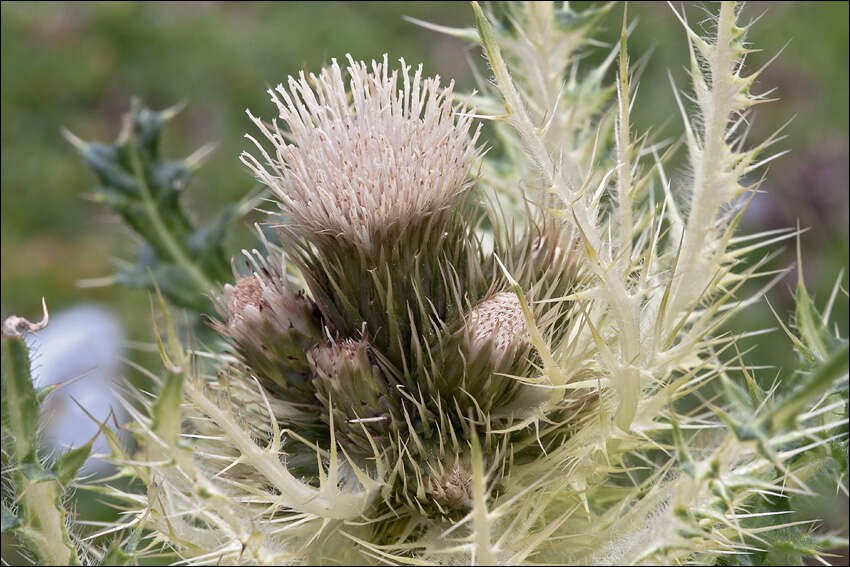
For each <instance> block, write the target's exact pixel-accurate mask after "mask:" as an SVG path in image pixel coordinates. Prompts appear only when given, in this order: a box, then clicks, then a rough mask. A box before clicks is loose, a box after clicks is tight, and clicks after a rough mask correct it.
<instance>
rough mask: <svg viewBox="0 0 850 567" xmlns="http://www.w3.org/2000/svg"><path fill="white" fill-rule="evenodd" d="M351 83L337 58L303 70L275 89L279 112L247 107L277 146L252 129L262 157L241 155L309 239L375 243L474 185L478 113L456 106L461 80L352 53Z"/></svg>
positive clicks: (442, 207) (366, 245)
mask: <svg viewBox="0 0 850 567" xmlns="http://www.w3.org/2000/svg"><path fill="white" fill-rule="evenodd" d="M347 57H348V61H349V65H348V68H347V74H348V76H349V77H350V79H349V81H348V88H347V89H346V81H345V79H344V78H343V72H342V70H341V69H340V66H339V64H338V63H337V61H336V60H335V59H334V60H333V63H332V64H331V66H330V67H326V68H324V69H322V71H321V73H320V74H319V75H318V76H316V75H314V74H312V73H311V74H310V75H309V76H307V75H305V74H304V73H303V72H301V73H300V75H299V76H298V78H297V79H296V78H295V77H292V76H290V77H289V80H288V88H285V87H284V85H283V84H280V85H278V86H277V88H276V89H274V90H271V89H270V90H269V91H268V92H269V94H270V95H271V100H272V102H274V103H275V105H276V106H277V108H278V111H279V118H280V119H281V120H282V121H283V122H284V123H285V124H286V126H287V127H288V130H289V132H288V133H287V134H284V133H283V132H282V131H281V128H280V125H279V124H278V121H277V120H273V121H272V123H271V125H267V124H265V123H263V122H262V121H261V120H260V119H259V118H257V117H255V116H254V115H252V114H251V113H250V111H248V115H249V116H250V117H251V119H252V120H253V121H254V123H255V124H256V125H257V127H258V128H259V129H260V131H261V132H262V133H263V134H264V135H265V136H266V138H268V140H269V141H270V142H271V143H272V145H273V147H274V151H273V152H272V153H268V152H267V151H266V150H265V149H264V148H263V146H262V145H261V144H260V143H259V142H258V141H257V140H256V139H254V138H253V137H251V136H247V137H248V138H250V139H251V140H252V141H253V142H254V144H255V145H256V147H257V151H258V152H259V155H260V156H261V158H262V159H261V160H259V159H257V158H256V157H254V156H253V155H251V154H250V153H247V152H243V154H242V156H241V159H242V162H243V163H245V164H246V165H247V166H248V167H249V168H250V169H251V170H252V171H253V172H254V174H255V175H256V176H257V178H258V179H259V180H260V181H262V182H263V183H265V184H266V185H268V186H269V187H270V188H271V189H272V190H273V191H274V193H275V195H276V196H277V197H278V199H279V200H280V207H281V209H282V210H283V211H284V213H285V214H286V216H287V217H289V220H290V223H291V226H292V228H293V229H295V231H296V232H297V233H299V234H300V235H301V236H302V237H305V238H307V239H308V240H313V239H315V238H320V237H326V236H329V237H332V238H340V239H343V240H344V241H347V242H350V243H353V244H355V245H358V247H362V248H363V249H366V250H372V249H373V248H374V246H375V245H376V240H378V239H379V238H380V236H382V235H386V234H387V233H388V231H391V230H392V227H396V228H403V227H404V226H406V225H407V224H409V223H411V222H415V221H416V220H417V219H421V218H423V217H424V216H427V215H428V214H429V213H433V212H437V211H441V210H445V209H447V208H449V207H451V206H452V205H453V204H454V203H455V202H456V198H457V197H458V196H459V195H460V194H461V193H463V192H464V191H465V189H467V188H468V187H469V183H468V181H467V177H468V174H469V170H470V166H471V164H472V162H473V161H474V160H475V159H476V158H477V157H478V155H479V153H478V150H477V149H476V148H475V140H476V139H477V136H478V131H477V130H476V131H475V132H474V133H473V134H472V136H471V139H470V126H471V123H472V118H471V117H470V116H469V115H467V114H463V112H462V111H463V110H464V109H463V107H462V106H459V105H454V104H452V90H453V86H454V82H450V83H449V85H448V86H447V87H441V85H440V78H439V76H437V77H434V78H423V77H422V66H421V65H420V66H419V67H418V68H417V69H416V72H415V73H414V74H413V76H411V66H409V65H407V64H406V63H405V62H404V60H403V59H400V60H399V61H400V64H401V68H400V70H398V69H394V70H392V71H390V70H389V66H388V64H387V56H386V55H384V58H383V61H382V62H376V61H374V60H373V61H372V64H371V69H372V70H371V72H370V71H369V70H368V69H367V65H366V63H364V62H362V61H360V62H358V61H354V59H353V58H352V57H351V56H350V55H349V56H347Z"/></svg>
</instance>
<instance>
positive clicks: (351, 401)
mask: <svg viewBox="0 0 850 567" xmlns="http://www.w3.org/2000/svg"><path fill="white" fill-rule="evenodd" d="M307 360H308V361H309V364H310V368H311V369H312V371H313V385H314V387H315V391H316V397H317V398H318V399H319V401H321V402H322V404H323V405H324V407H325V416H327V415H328V409H329V408H332V411H333V416H334V427H335V428H336V429H337V430H338V431H339V432H340V434H341V435H342V436H343V437H345V438H347V439H349V440H350V441H352V442H353V443H355V444H356V445H357V446H358V447H360V448H361V449H363V450H364V451H366V452H367V453H371V451H372V449H371V444H370V443H369V436H371V437H372V438H373V440H374V439H376V438H380V437H381V436H383V435H385V434H386V433H387V432H388V431H389V430H390V428H391V427H392V426H393V425H394V422H393V411H392V407H391V402H390V400H389V394H390V393H389V392H388V387H387V384H386V381H385V380H384V378H383V376H382V375H381V370H380V369H379V368H378V366H377V365H376V364H375V363H374V362H373V361H372V358H371V355H370V352H369V345H368V344H367V343H366V342H365V341H354V340H351V339H345V340H342V341H339V342H336V343H332V344H327V343H320V344H318V345H316V346H314V347H313V348H311V349H310V350H309V351H308V353H307ZM326 418H327V417H326ZM364 426H365V431H364ZM367 431H368V434H367Z"/></svg>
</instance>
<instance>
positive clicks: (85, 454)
mask: <svg viewBox="0 0 850 567" xmlns="http://www.w3.org/2000/svg"><path fill="white" fill-rule="evenodd" d="M92 445H94V438H93V439H92V440H91V441H89V442H88V443H86V444H85V445H83V446H82V447H78V448H76V449H70V450H69V451H67V452H66V453H65V454H64V455H62V456H61V457H60V458H59V461H58V462H57V463H56V467H55V470H56V479H57V480H58V481H59V484H61V485H62V486H68V483H70V482H71V481H72V480H74V478H75V477H76V476H77V472H78V471H79V470H80V468H81V467H82V466H83V464H85V462H86V459H88V458H89V455H90V454H91V449H92Z"/></svg>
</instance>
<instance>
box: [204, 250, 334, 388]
mask: <svg viewBox="0 0 850 567" xmlns="http://www.w3.org/2000/svg"><path fill="white" fill-rule="evenodd" d="M263 269H264V271H265V273H263V275H262V276H261V275H260V274H259V273H255V274H252V275H249V276H245V277H242V278H239V280H237V282H236V285H235V286H234V285H226V286H225V294H226V295H229V300H228V302H227V309H226V313H225V315H226V322H225V324H224V325H221V324H217V325H214V326H215V328H216V329H218V330H219V331H220V332H222V333H224V334H225V335H227V336H228V337H229V338H230V339H231V341H232V343H233V344H234V347H235V349H236V351H237V353H238V355H239V356H240V358H241V359H242V362H243V363H244V364H245V365H246V366H247V367H248V369H249V370H250V372H251V374H253V375H255V376H256V377H257V378H258V379H259V380H260V382H261V383H262V384H263V385H264V386H266V387H267V388H268V389H269V390H270V391H271V392H273V393H275V394H278V395H280V396H281V397H282V398H284V399H286V400H287V401H292V402H300V403H308V402H311V401H312V399H313V396H312V387H311V386H310V383H309V374H310V367H309V365H308V363H307V358H306V355H305V352H306V350H307V349H308V348H309V346H310V345H311V344H313V343H315V341H316V340H317V339H318V337H320V336H321V334H320V329H321V326H320V325H321V322H320V320H319V318H318V316H317V315H316V309H315V306H314V305H313V303H312V302H311V301H310V300H308V299H307V298H305V297H304V296H303V295H302V294H300V293H299V294H296V293H295V292H293V291H292V289H291V288H290V287H289V285H287V283H286V282H285V281H284V280H283V277H282V276H281V275H280V274H279V273H277V271H276V270H270V269H269V267H268V265H266V266H264V268H263Z"/></svg>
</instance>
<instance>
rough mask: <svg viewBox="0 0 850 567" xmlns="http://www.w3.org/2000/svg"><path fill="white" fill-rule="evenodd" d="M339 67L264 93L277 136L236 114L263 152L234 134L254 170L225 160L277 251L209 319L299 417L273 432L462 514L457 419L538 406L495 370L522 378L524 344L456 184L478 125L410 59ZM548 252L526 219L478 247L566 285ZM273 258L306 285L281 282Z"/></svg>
mask: <svg viewBox="0 0 850 567" xmlns="http://www.w3.org/2000/svg"><path fill="white" fill-rule="evenodd" d="M348 59H349V66H348V69H347V73H348V76H349V78H350V80H349V81H348V88H346V81H345V80H344V78H343V72H342V70H341V69H340V67H339V65H338V63H337V62H336V60H334V61H333V63H332V65H331V66H330V67H328V68H325V69H323V70H322V71H321V73H320V74H319V75H318V76H316V75H314V74H310V75H309V76H306V75H305V74H304V73H303V72H302V73H301V75H300V76H299V78H298V79H295V78H293V77H290V78H289V83H288V87H289V88H288V89H287V88H284V86H283V85H278V86H277V88H276V89H274V90H269V94H270V95H271V99H272V101H273V102H274V103H275V105H276V106H277V109H278V111H279V118H280V119H281V120H282V121H283V122H285V124H286V126H287V132H286V133H283V132H282V131H281V129H280V127H279V126H278V123H277V120H274V121H272V123H271V124H267V123H265V122H263V121H262V120H261V119H259V118H257V117H255V116H253V115H251V114H250V112H249V115H250V116H251V118H252V120H253V121H254V123H255V124H256V125H257V127H258V128H259V129H260V131H261V132H262V133H263V134H264V135H265V136H266V138H267V139H268V141H269V142H271V144H272V146H273V150H272V151H271V152H269V151H267V150H266V149H265V148H264V146H263V144H261V143H260V142H258V141H257V140H256V139H254V138H252V137H251V140H252V141H253V142H254V144H255V145H256V147H257V150H258V152H259V155H260V157H261V158H262V160H260V159H258V158H256V157H254V156H253V155H251V154H250V153H247V152H246V153H243V154H242V156H241V159H242V161H243V162H244V163H245V164H246V165H247V166H248V167H249V168H250V169H251V170H252V171H253V172H254V173H255V174H256V176H257V177H258V179H259V180H260V181H262V182H263V183H265V184H266V185H268V186H269V187H270V188H271V189H272V190H273V192H274V195H275V196H276V198H277V200H278V203H279V205H280V208H281V210H282V212H283V216H284V217H285V221H284V223H283V224H282V225H280V226H279V227H278V228H279V232H280V235H281V237H282V241H283V251H282V253H274V254H272V255H271V256H269V257H263V256H262V255H260V254H259V253H254V254H253V255H249V257H250V258H251V262H250V265H251V268H252V272H253V273H252V274H250V275H247V276H243V277H241V278H239V279H238V281H237V282H236V285H235V286H227V287H226V290H225V291H226V294H227V295H228V296H229V300H228V303H227V306H226V309H223V311H224V316H225V322H224V323H219V324H217V325H216V327H217V329H218V330H219V331H220V332H222V333H223V334H224V335H225V336H226V337H227V338H228V339H229V342H230V343H231V344H232V346H233V350H234V352H235V353H236V354H237V356H238V358H239V360H240V371H241V372H245V373H247V374H249V375H251V376H255V377H256V378H257V379H258V380H259V381H260V382H261V384H263V386H264V387H265V388H266V390H267V391H268V392H269V393H270V394H271V395H272V396H276V397H277V398H278V399H279V400H280V401H283V402H286V403H290V404H293V405H294V406H297V407H298V408H300V409H302V410H306V411H305V412H304V413H303V414H301V415H300V417H299V418H298V419H299V420H300V421H299V423H297V424H293V423H287V424H286V426H287V427H290V426H291V427H292V428H293V429H298V428H300V430H301V435H303V436H304V437H310V432H312V434H313V437H311V441H312V442H316V443H318V444H319V445H322V444H325V445H327V443H328V442H329V439H331V435H330V430H331V429H332V430H333V438H335V439H336V442H338V443H340V446H341V447H343V449H344V450H345V451H346V454H348V455H352V458H354V459H356V460H358V461H357V466H358V467H362V468H364V469H366V470H369V471H371V472H372V473H376V472H377V471H378V470H381V469H389V470H392V471H393V473H392V476H393V477H394V478H395V481H394V482H390V483H389V484H388V486H390V488H389V489H385V490H384V491H383V494H384V498H383V502H384V503H385V504H387V505H389V506H390V507H391V508H393V509H394V510H395V509H397V508H399V507H401V509H404V507H407V508H408V509H412V510H414V511H416V512H417V513H422V512H425V513H426V514H437V515H438V516H440V515H449V516H451V515H452V514H455V513H457V512H462V511H463V510H465V509H467V507H468V505H469V498H470V480H469V472H468V469H469V457H470V455H469V450H470V445H469V437H470V436H471V435H477V433H476V431H475V424H476V423H477V424H479V426H480V424H484V423H490V421H491V420H495V421H498V419H497V418H493V417H491V415H490V412H495V413H497V414H499V415H502V416H503V417H502V421H503V422H502V425H504V431H505V432H508V431H510V425H511V424H512V423H513V422H514V420H521V419H522V418H523V417H524V415H523V414H522V411H521V410H523V409H527V408H528V407H529V406H530V405H533V404H534V403H539V401H540V400H539V396H537V395H535V393H533V392H530V391H528V390H532V388H531V387H530V386H528V385H525V384H523V383H522V382H521V380H517V379H515V377H514V376H513V375H514V374H517V375H519V376H520V378H523V377H525V376H524V375H527V374H528V373H529V372H530V371H531V370H532V369H533V367H534V366H533V364H534V349H532V348H531V347H530V345H529V340H528V339H529V333H528V328H527V321H526V314H525V313H524V312H523V310H522V306H521V302H520V299H519V297H518V296H517V294H516V293H515V291H514V290H513V289H512V287H511V285H510V282H509V281H508V280H507V279H506V277H505V275H504V273H503V272H502V271H501V269H500V268H499V267H498V265H497V264H496V263H495V262H494V261H493V258H492V257H491V256H492V254H491V253H490V251H485V247H484V244H483V243H482V239H481V238H480V236H478V235H477V225H478V223H480V221H481V219H482V218H484V216H485V215H487V214H492V213H490V212H488V210H487V209H486V206H485V204H484V203H483V201H482V200H481V199H480V198H479V196H478V195H477V194H476V193H475V191H474V189H473V181H472V179H471V169H472V167H473V164H474V163H475V161H476V160H477V159H478V158H479V157H480V153H481V152H480V149H479V148H478V147H477V146H476V140H477V137H478V130H474V131H472V118H471V117H470V116H469V114H467V113H466V112H465V108H463V107H462V106H461V105H457V104H454V103H453V102H452V87H453V85H452V84H450V85H449V86H448V87H445V88H441V87H440V80H439V77H436V78H423V77H422V68H421V66H420V67H419V68H418V69H417V70H416V72H415V74H413V75H412V76H411V67H410V66H408V65H406V64H405V62H404V60H401V69H400V71H399V70H392V71H390V70H389V66H388V63H387V57H386V55H385V56H384V58H383V61H382V62H375V61H372V64H371V72H370V71H368V68H367V65H366V64H365V63H363V62H356V61H354V60H353V59H352V58H351V57H350V56H349V57H348ZM249 137H250V136H249ZM493 224H496V223H493ZM562 245H564V246H566V243H565V241H564V239H563V238H560V235H559V234H557V233H552V234H549V235H545V234H544V233H543V231H542V230H541V229H540V228H539V227H537V228H535V229H531V230H529V233H528V234H525V235H521V236H519V237H517V236H516V235H514V234H504V235H499V237H498V238H496V244H495V248H496V249H495V252H496V254H499V255H501V257H502V258H504V261H505V262H506V263H507V264H508V265H509V266H510V267H511V268H512V269H513V271H514V272H515V273H517V274H522V279H523V280H524V282H525V283H526V284H527V285H528V289H531V288H534V287H535V285H536V284H537V282H538V280H540V281H542V280H544V279H545V277H544V276H545V274H546V273H547V272H549V271H550V269H552V268H553V267H554V268H555V269H554V271H555V272H556V273H557V274H558V275H557V277H556V278H555V279H557V281H558V282H562V283H560V284H559V285H552V286H549V288H547V289H546V290H544V291H542V293H544V294H550V295H551V294H556V293H563V291H564V287H563V286H564V285H565V284H564V283H563V282H565V281H569V278H568V277H567V278H565V277H564V274H565V271H564V269H563V267H564V266H566V265H567V262H569V255H568V254H563V253H562V248H561V246H562ZM544 249H545V250H544ZM287 259H288V260H289V261H291V262H292V263H293V264H294V266H295V267H297V268H298V269H299V270H300V272H301V275H302V276H303V279H304V281H305V282H306V285H307V288H308V289H307V290H303V291H299V292H296V291H294V290H293V289H292V287H291V286H290V284H289V282H288V281H287V270H288V266H287ZM290 269H291V267H290ZM567 273H568V272H567ZM567 285H568V284H567ZM305 291H306V292H308V293H305ZM544 320H546V319H545V318H544ZM550 322H551V319H550ZM305 416H307V417H305ZM311 419H312V422H311ZM323 428H324V429H323ZM494 428H495V423H494ZM323 431H324V433H322V432H323ZM509 436H510V435H509V434H508V433H505V435H503V437H504V439H503V441H502V442H503V443H504V442H506V441H507V438H508V437H509ZM487 437H488V442H491V441H489V439H490V437H491V435H490V433H489V432H488V434H487ZM534 450H535V451H536V450H537V449H536V447H535V449H534ZM306 451H308V452H309V451H312V449H311V448H310V447H307V448H306ZM503 456H504V452H503ZM376 462H380V463H381V464H375V463H376ZM370 463H371V464H370Z"/></svg>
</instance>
